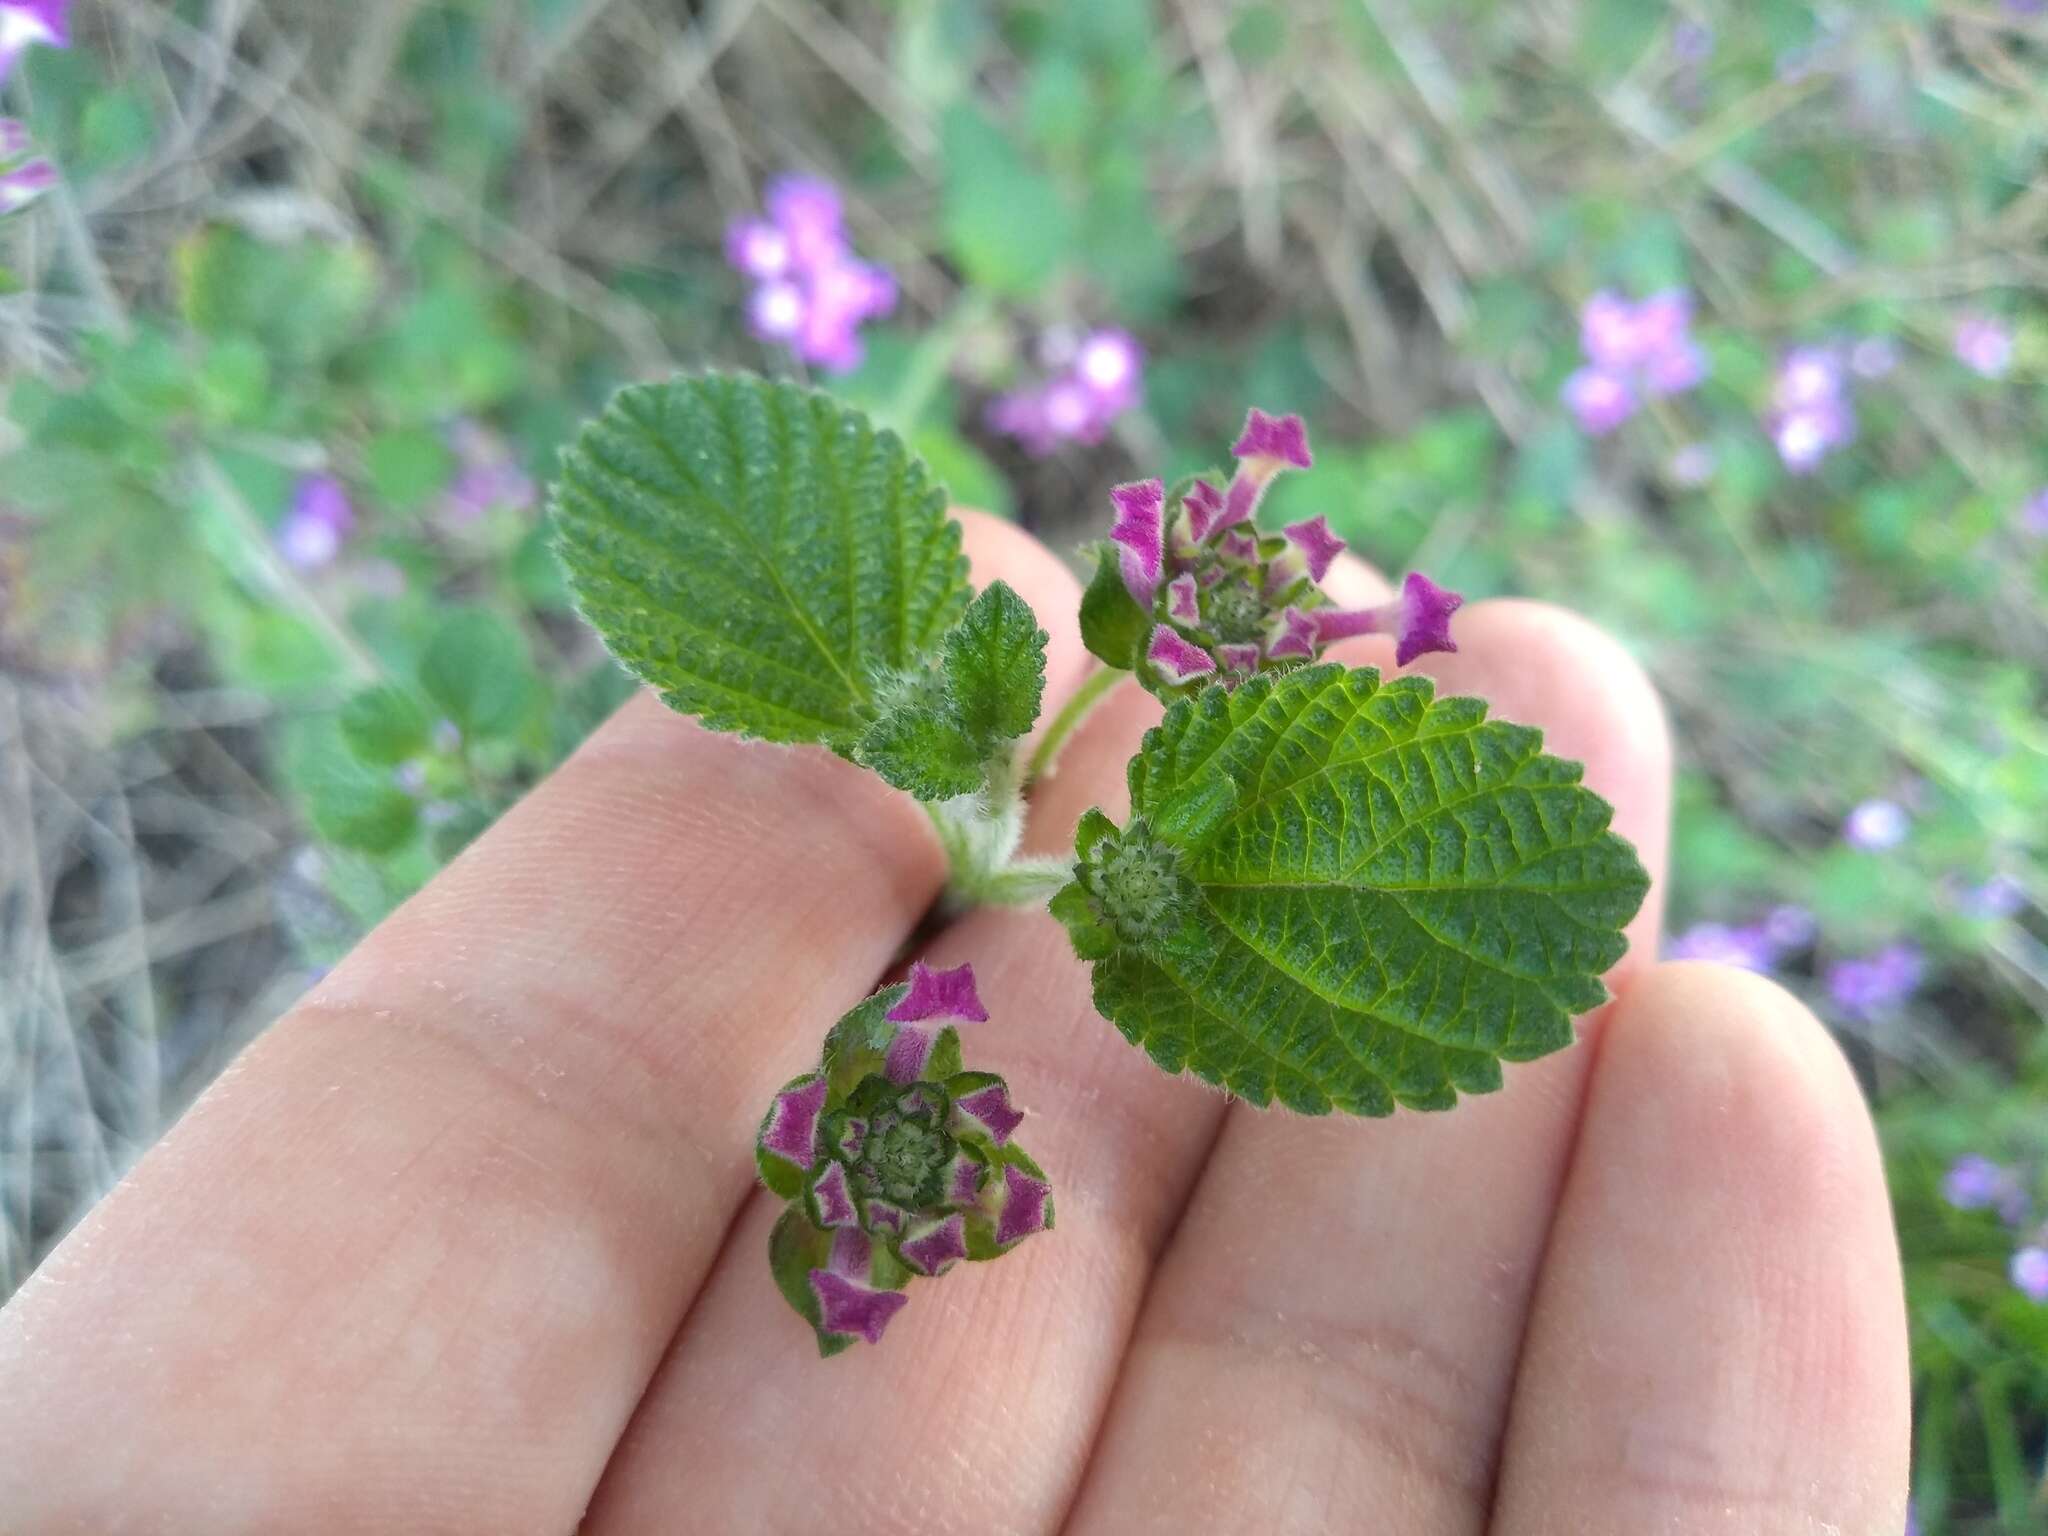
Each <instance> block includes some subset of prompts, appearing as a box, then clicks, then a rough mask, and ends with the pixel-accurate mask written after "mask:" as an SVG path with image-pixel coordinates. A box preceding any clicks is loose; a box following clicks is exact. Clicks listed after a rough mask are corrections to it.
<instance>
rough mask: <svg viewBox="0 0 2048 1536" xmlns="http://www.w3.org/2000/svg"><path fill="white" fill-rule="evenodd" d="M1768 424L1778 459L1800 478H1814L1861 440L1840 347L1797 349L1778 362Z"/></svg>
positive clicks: (1766, 422) (1766, 423)
mask: <svg viewBox="0 0 2048 1536" xmlns="http://www.w3.org/2000/svg"><path fill="white" fill-rule="evenodd" d="M1765 425H1766V426H1767V427H1768V428H1769V429H1770V434H1771V442H1772V443H1773V444H1774V445H1775V446H1776V448H1777V450H1778V457H1779V458H1780V459H1781V460H1783V461H1784V465H1785V467H1786V468H1787V469H1789V470H1791V471H1792V473H1794V474H1795V475H1804V474H1809V473H1811V472H1812V471H1813V470H1814V469H1816V468H1818V467H1819V465H1820V462H1821V460H1823V459H1825V458H1826V457H1827V456H1828V455H1829V454H1831V453H1833V452H1834V451H1835V450H1836V449H1837V448H1842V447H1846V446H1847V445H1848V444H1849V443H1850V442H1851V441H1852V440H1853V439H1854V438H1855V436H1856V412H1855V409H1854V408H1853V407H1852V406H1851V404H1850V402H1849V382H1848V376H1847V371H1846V369H1845V367H1844V363H1843V358H1842V355H1841V352H1840V350H1839V349H1838V348H1835V347H1831V346H1808V347H1794V348H1793V349H1792V350H1791V351H1790V352H1787V353H1786V354H1785V355H1784V357H1782V358H1781V359H1779V362H1778V375H1777V378H1776V379H1775V380H1774V381H1773V383H1772V385H1771V409H1770V414H1769V416H1768V417H1767V418H1766V421H1765Z"/></svg>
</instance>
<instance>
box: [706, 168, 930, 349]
mask: <svg viewBox="0 0 2048 1536" xmlns="http://www.w3.org/2000/svg"><path fill="white" fill-rule="evenodd" d="M765 202H766V204H767V210H768V217H767V218H765V219H759V218H748V219H742V220H740V221H738V222H737V223H735V224H734V225H733V226H732V227H731V228H730V229H729V230H727V231H726V239H725V255H726V260H727V261H729V262H730V263H731V264H732V266H733V267H734V269H735V270H737V271H738V272H740V273H741V274H742V275H744V276H746V277H748V278H750V279H752V280H753V282H754V284H755V288H754V291H753V293H752V295H751V296H750V297H749V299H748V301H747V323H748V325H749V326H750V327H751V328H752V329H753V332H754V334H755V335H756V336H759V337H760V338H761V339H762V340H764V341H774V342H780V343H782V344H783V345H786V346H788V347H790V348H791V349H792V350H793V351H794V352H795V353H796V354H797V356H798V357H800V358H802V359H803V360H804V361H805V362H807V363H813V364H815V365H817V366H818V367H820V368H824V369H827V370H828V371H830V372H834V373H845V372H849V371H851V370H852V369H854V368H857V367H859V366H860V360H861V343H860V335H859V331H860V327H861V325H862V324H863V323H864V322H865V321H868V320H873V319H878V318H879V317H881V316H883V315H886V314H888V313H889V312H890V311H891V310H892V309H894V308H895V307H896V280H895V279H894V278H893V277H891V276H890V275H889V274H888V273H887V272H885V271H884V270H882V269H881V268H880V267H876V266H871V265H869V264H868V263H866V262H864V261H861V260H860V259H859V258H857V257H856V256H855V255H854V254H853V250H852V248H851V246H849V245H848V243H847V239H846V230H845V224H844V217H843V210H842V208H841V205H840V199H839V191H838V189H837V188H836V187H834V186H833V185H832V184H831V183H830V182H828V181H820V180H818V179H816V178H814V177H808V176H784V177H778V178H777V179H776V180H774V181H772V182H770V183H769V184H768V190H767V194H766V197H765Z"/></svg>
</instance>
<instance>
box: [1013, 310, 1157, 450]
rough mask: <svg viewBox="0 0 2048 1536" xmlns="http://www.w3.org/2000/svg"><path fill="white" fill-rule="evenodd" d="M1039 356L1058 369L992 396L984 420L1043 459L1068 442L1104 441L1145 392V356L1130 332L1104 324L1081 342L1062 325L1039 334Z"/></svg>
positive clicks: (1081, 339) (1082, 338)
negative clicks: (1025, 385) (1030, 383)
mask: <svg viewBox="0 0 2048 1536" xmlns="http://www.w3.org/2000/svg"><path fill="white" fill-rule="evenodd" d="M1038 351H1039V356H1040V359H1041V360H1042V361H1044V362H1045V363H1047V364H1048V365H1049V366H1051V367H1053V368H1055V369H1057V370H1058V371H1057V372H1056V373H1055V374H1054V375H1053V376H1052V377H1050V378H1048V379H1046V380H1044V381H1043V382H1041V383H1039V384H1036V385H1034V386H1032V387H1030V388H1026V389H1019V390H1013V391H1011V392H1010V393H1008V394H1004V395H998V396H997V397H996V398H995V399H994V400H991V401H990V402H989V405H988V410H987V413H986V417H985V419H986V420H987V422H988V424H989V425H990V426H991V427H992V428H994V429H995V430H996V431H998V432H1001V433H1002V434H1003V435H1004V436H1005V437H1011V438H1015V439H1016V440H1017V441H1018V442H1019V443H1022V444H1023V445H1024V448H1025V450H1026V451H1027V452H1029V453H1031V454H1033V455H1035V456H1037V457H1040V458H1043V457H1044V456H1046V455H1047V454H1051V453H1054V452H1056V451H1058V449H1059V448H1060V446H1061V445H1062V444H1064V443H1099V442H1101V441H1102V439H1103V437H1104V436H1105V435H1106V434H1107V433H1108V431H1109V427H1110V424H1111V423H1112V422H1114V421H1115V420H1116V418H1117V417H1119V416H1121V415H1122V414H1123V413H1124V412H1125V411H1128V410H1130V409H1131V408H1132V407H1134V406H1135V405H1137V403H1138V401H1139V400H1140V399H1141V398H1142V396H1143V393H1144V366H1145V354H1144V352H1143V350H1142V349H1141V348H1140V347H1139V346H1138V343H1137V341H1136V340H1135V339H1134V338H1133V337H1132V336H1131V335H1130V333H1129V332H1127V331H1121V330H1116V329H1113V328H1105V329H1102V330H1097V331H1091V332H1089V333H1088V334H1087V335H1086V336H1083V337H1081V338H1080V339H1079V340H1078V341H1077V340H1075V339H1074V337H1073V335H1072V334H1071V333H1070V332H1068V331H1066V330H1064V329H1063V328H1054V329H1051V330H1048V331H1046V332H1045V333H1044V334H1043V335H1042V336H1041V337H1040V338H1039V348H1038Z"/></svg>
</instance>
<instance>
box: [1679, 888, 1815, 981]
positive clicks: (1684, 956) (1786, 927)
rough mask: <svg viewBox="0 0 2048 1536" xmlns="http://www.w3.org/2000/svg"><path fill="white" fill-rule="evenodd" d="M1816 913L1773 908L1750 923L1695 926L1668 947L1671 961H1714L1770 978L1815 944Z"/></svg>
mask: <svg viewBox="0 0 2048 1536" xmlns="http://www.w3.org/2000/svg"><path fill="white" fill-rule="evenodd" d="M1815 931H1816V929H1815V924H1814V920H1813V914H1812V913H1811V912H1809V911H1807V910H1806V908H1804V907H1798V906H1791V905H1786V906H1780V907H1773V908H1772V909H1771V910H1770V911H1769V912H1767V913H1766V914H1765V915H1764V916H1763V917H1761V918H1759V919H1757V920H1756V921H1755V922H1749V923H1740V924H1735V923H1694V924H1693V925H1692V926H1691V927H1690V928H1688V929H1686V930H1685V931H1684V932H1683V933H1681V934H1678V935H1677V936H1676V937H1674V938H1672V939H1671V940H1670V942H1669V943H1667V944H1666V945H1665V949H1664V953H1665V957H1666V958H1667V959H1671V960H1711V961H1713V962H1714V963H1715V964H1717V965H1732V966H1736V967H1738V968H1739V969H1741V970H1745V971H1755V972H1757V973H1758V974H1759V975H1765V976H1767V975H1769V974H1770V973H1771V972H1772V971H1773V970H1775V969H1776V968H1777V966H1778V965H1779V964H1780V962H1782V961H1783V960H1784V959H1785V958H1786V957H1787V956H1789V955H1793V954H1797V953H1799V952H1800V951H1801V950H1804V949H1805V948H1807V947H1808V946H1809V945H1811V944H1812V943H1813V938H1814V933H1815Z"/></svg>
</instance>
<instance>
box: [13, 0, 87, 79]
mask: <svg viewBox="0 0 2048 1536" xmlns="http://www.w3.org/2000/svg"><path fill="white" fill-rule="evenodd" d="M70 10H71V0H0V80H5V79H6V78H7V76H8V75H9V74H10V73H11V72H12V71H13V69H14V65H15V61H16V60H18V59H19V58H20V57H21V56H22V55H23V54H24V53H26V52H28V50H29V49H30V48H33V47H35V46H36V45H37V44H41V45H42V46H44V47H46V48H68V47H70V46H71V21H70V16H69V12H70Z"/></svg>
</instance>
